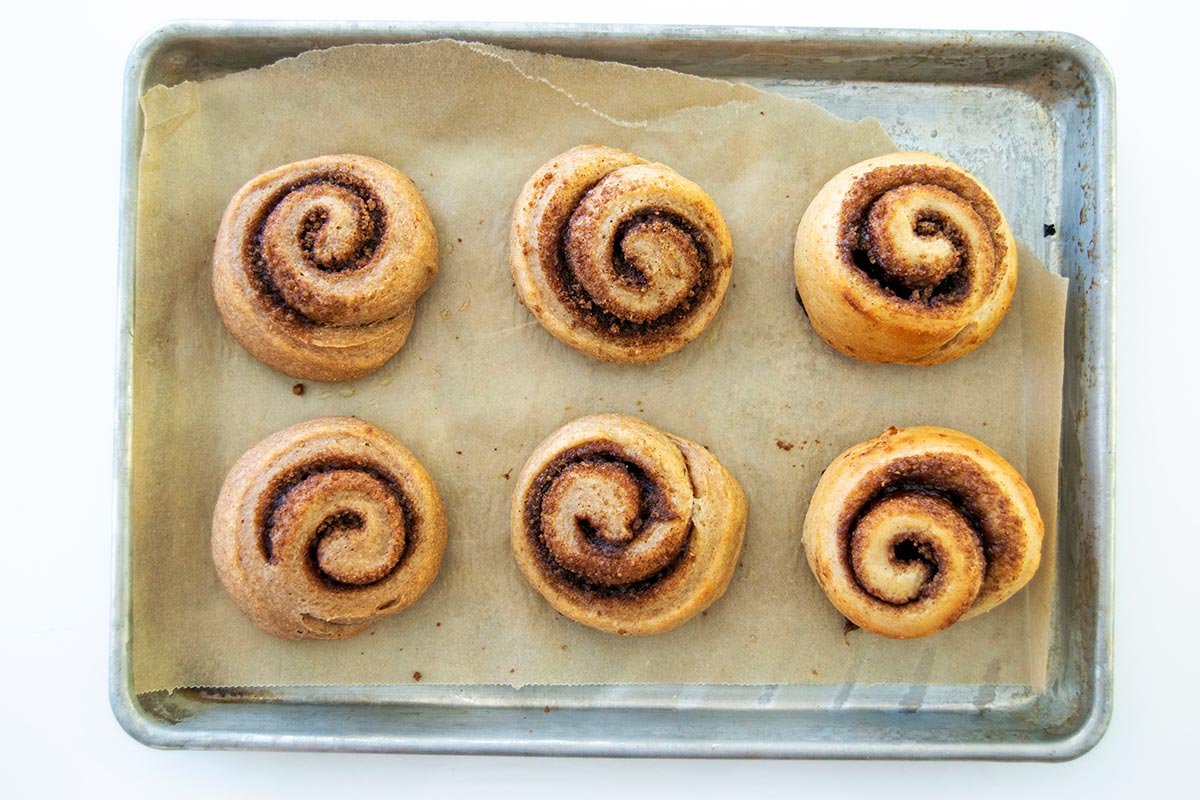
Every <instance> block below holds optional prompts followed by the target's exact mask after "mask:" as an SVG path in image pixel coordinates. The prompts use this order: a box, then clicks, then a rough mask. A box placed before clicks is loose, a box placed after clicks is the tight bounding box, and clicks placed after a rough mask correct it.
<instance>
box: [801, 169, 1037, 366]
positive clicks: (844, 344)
mask: <svg viewBox="0 0 1200 800" xmlns="http://www.w3.org/2000/svg"><path fill="white" fill-rule="evenodd" d="M795 273H796V288H797V289H798V290H799V292H800V297H801V300H802V301H803V303H804V308H805V310H806V311H807V313H808V317H809V320H810V321H811V322H812V325H813V328H814V329H815V330H816V332H817V333H818V334H819V335H820V336H821V338H822V339H824V340H825V341H826V342H828V343H829V344H830V345H831V346H833V347H834V348H836V349H837V350H839V351H840V352H842V353H844V354H846V355H848V356H851V357H853V358H856V359H859V360H860V361H873V362H894V363H903V364H922V365H929V364H941V363H943V362H946V361H950V360H952V359H955V358H958V357H960V356H963V355H966V354H967V353H969V352H971V351H972V350H974V349H975V348H976V347H978V346H979V345H980V344H982V343H983V342H984V341H985V340H986V339H987V338H988V337H989V336H991V335H992V333H993V332H994V331H995V330H996V328H997V327H998V326H999V325H1000V322H1001V321H1002V320H1003V319H1004V316H1005V314H1006V313H1007V312H1008V308H1009V306H1010V305H1011V303H1012V297H1013V292H1014V290H1015V289H1016V285H1017V250H1016V242H1015V241H1014V239H1013V235H1012V231H1011V230H1010V229H1009V227H1008V223H1007V222H1006V221H1005V219H1004V215H1003V214H1002V213H1001V212H1000V209H999V207H998V206H997V205H996V200H995V198H994V197H992V195H991V193H990V192H988V190H987V189H986V188H985V187H984V186H983V185H982V184H980V183H979V182H978V181H977V180H976V179H975V178H974V177H973V176H972V175H971V174H970V173H969V172H967V171H966V170H965V169H963V168H962V167H960V166H958V165H957V164H954V163H952V162H950V161H947V160H945V159H943V158H940V157H938V156H935V155H932V154H930V153H893V154H891V155H887V156H881V157H879V158H873V159H869V160H867V161H863V162H862V163H859V164H855V165H854V166H852V167H849V168H847V169H845V170H843V171H842V172H841V173H839V174H837V175H835V176H834V177H833V178H832V179H831V180H830V181H829V182H828V183H826V184H825V186H824V187H823V188H822V189H821V191H820V192H819V193H818V194H817V196H816V197H815V198H814V199H813V201H812V203H811V204H810V205H809V207H808V209H807V210H806V211H805V212H804V216H803V218H802V219H801V220H800V226H799V228H798V229H797V231H796V251H795Z"/></svg>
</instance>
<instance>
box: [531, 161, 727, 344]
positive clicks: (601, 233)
mask: <svg viewBox="0 0 1200 800" xmlns="http://www.w3.org/2000/svg"><path fill="white" fill-rule="evenodd" d="M509 250H510V263H511V266H512V275H513V282H514V283H515V284H516V287H517V292H518V293H519V294H520V296H521V302H522V303H523V304H524V305H525V307H526V308H528V309H529V310H530V312H532V313H533V315H534V316H535V317H537V320H538V322H540V323H541V324H542V326H543V327H544V328H545V329H546V330H548V331H549V332H550V333H551V334H553V335H554V336H555V337H557V338H558V339H559V340H560V341H562V342H563V343H565V344H568V345H570V346H571V347H574V348H575V349H576V350H578V351H580V352H581V353H585V354H587V355H589V356H592V357H593V358H598V359H600V360H602V361H617V362H623V363H648V362H651V361H657V360H659V359H660V358H663V357H664V356H667V355H669V354H671V353H673V352H675V351H676V350H678V349H679V348H681V347H683V346H684V345H685V344H687V343H688V342H690V341H692V340H693V339H695V338H696V337H697V336H699V335H700V334H701V333H702V332H703V331H704V329H705V327H707V325H708V323H709V322H710V321H712V318H713V317H714V316H715V315H716V313H717V310H718V309H719V308H720V307H721V302H722V301H723V299H724V297H725V290H726V288H727V287H728V286H729V278H730V275H731V273H732V270H733V243H732V241H731V240H730V237H729V229H728V228H727V227H726V226H725V220H724V218H723V217H722V216H721V212H720V211H719V210H718V209H717V206H716V204H715V203H713V201H712V199H711V198H710V197H709V196H708V195H707V194H705V193H704V190H702V189H701V188H700V187H699V186H697V185H696V184H694V183H692V182H691V181H689V180H688V179H687V178H684V177H682V176H681V175H679V174H677V173H676V172H675V171H673V170H672V169H670V168H669V167H665V166H663V165H662V164H649V163H646V162H645V161H643V160H642V159H640V158H638V157H637V156H635V155H633V154H631V153H623V152H621V151H620V150H614V149H613V148H611V147H602V146H600V145H583V146H580V147H576V148H574V149H573V150H568V151H567V152H566V153H563V154H562V155H560V156H557V157H555V158H553V159H551V160H550V161H548V162H546V163H545V164H543V165H542V166H541V167H540V168H539V169H538V170H537V172H535V173H534V175H533V177H532V178H530V179H529V182H528V183H527V184H525V188H524V189H523V190H522V191H521V195H520V197H519V198H517V205H516V209H515V210H514V212H513V222H512V234H511V238H510V245H509Z"/></svg>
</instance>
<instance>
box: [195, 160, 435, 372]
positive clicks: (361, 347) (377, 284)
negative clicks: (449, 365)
mask: <svg viewBox="0 0 1200 800" xmlns="http://www.w3.org/2000/svg"><path fill="white" fill-rule="evenodd" d="M437 254H438V249H437V234H436V232H435V231H434V228H433V222H432V220H431V219H430V216H429V210H428V209H427V208H426V207H425V202H424V200H423V199H422V198H421V194H420V192H419V191H418V190H417V187H416V186H415V185H414V184H413V183H412V181H410V180H409V179H408V178H407V177H406V176H405V175H404V174H403V173H401V172H399V171H398V170H396V169H393V168H392V167H390V166H388V165H387V164H384V163H382V162H380V161H376V160H375V159H371V158H366V157H365V156H356V155H342V156H324V157H321V158H314V159H310V160H307V161H300V162H297V163H294V164H288V165H286V166H283V167H279V168H277V169H274V170H271V171H270V172H267V173H264V174H263V175H260V176H258V177H257V178H255V179H254V180H252V181H250V182H249V183H247V184H246V185H245V186H243V187H242V188H241V189H240V190H239V191H238V193H237V194H235V195H234V197H233V199H232V200H231V201H230V203H229V206H228V208H227V209H226V211H225V215H224V217H223V218H222V220H221V227H220V230H219V231H218V233H217V242H216V247H215V249H214V252H213V291H214V294H215V297H216V301H217V309H218V310H219V311H220V313H221V318H222V319H223V320H224V322H225V326H226V327H227V328H228V329H229V331H230V332H231V333H232V334H233V336H234V338H236V339H237V340H238V342H239V343H240V344H241V345H242V346H243V347H244V348H246V350H247V351H249V352H250V353H251V354H252V355H253V356H255V357H256V358H258V359H259V360H261V361H263V362H264V363H266V364H268V365H269V366H271V367H273V368H274V369H277V370H279V371H280V372H284V373H286V374H288V375H291V376H292V377H295V378H301V379H308V380H326V381H338V380H349V379H351V378H356V377H360V376H362V375H365V374H366V373H368V372H371V371H372V370H374V369H376V368H378V367H379V366H381V365H382V364H383V363H384V362H385V361H387V360H388V359H389V358H391V357H392V356H393V355H394V354H395V353H396V351H397V350H399V349H400V347H401V346H403V344H404V342H405V340H406V339H407V338H408V334H409V331H410V330H411V329H412V323H413V307H414V305H415V303H416V302H417V299H418V298H419V297H420V296H421V295H422V294H423V293H424V292H425V290H426V289H427V288H428V287H429V285H430V283H431V282H432V281H433V277H434V275H436V274H437V269H438V261H437V257H438V256H437Z"/></svg>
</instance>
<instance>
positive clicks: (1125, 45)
mask: <svg viewBox="0 0 1200 800" xmlns="http://www.w3.org/2000/svg"><path fill="white" fill-rule="evenodd" d="M35 5H36V4H34V3H29V4H23V5H22V6H20V7H18V9H17V10H15V11H14V10H12V9H9V10H8V11H6V13H5V25H4V27H5V29H6V33H7V36H6V37H5V39H6V42H5V47H4V48H3V49H2V50H0V64H2V65H3V75H4V80H3V82H2V83H0V93H2V95H3V105H2V106H0V107H2V108H3V119H2V122H0V142H2V143H3V144H4V145H5V146H4V148H3V150H2V151H0V152H3V154H4V155H3V165H4V171H3V177H4V181H3V183H4V186H3V190H0V219H2V220H3V223H2V224H3V227H2V228H0V241H3V245H4V246H3V251H2V252H3V253H4V255H5V256H6V259H5V263H4V264H3V266H2V267H0V275H2V276H3V278H2V280H3V283H2V284H0V287H2V291H3V299H4V305H3V308H4V313H3V317H2V319H3V330H4V334H5V336H4V339H5V343H6V350H7V358H6V361H7V365H6V366H7V369H6V370H5V371H4V379H3V383H2V391H0V398H2V401H0V402H3V404H4V406H3V408H4V413H5V415H6V417H7V419H8V421H9V430H8V432H7V436H6V439H5V440H6V442H7V446H6V447H5V456H6V457H5V458H4V462H3V463H4V473H5V475H4V481H3V483H2V484H0V485H2V486H3V487H4V488H3V495H2V496H3V502H4V506H5V508H6V509H7V511H6V513H5V518H6V519H7V520H8V524H7V525H6V526H5V530H4V531H3V533H0V536H2V537H3V543H4V544H3V553H4V560H5V562H6V564H5V570H4V579H3V581H2V582H0V592H2V593H3V595H2V596H3V601H4V606H3V608H4V619H5V622H4V642H5V645H4V648H3V650H4V656H3V657H2V658H0V678H2V680H3V685H4V686H5V687H7V688H8V692H7V697H6V702H5V704H4V712H5V713H4V714H3V717H2V719H3V722H0V765H2V766H0V794H4V795H5V796H8V797H28V796H43V795H44V796H64V795H68V794H70V795H75V794H81V793H83V792H87V793H88V794H89V795H97V794H99V795H100V796H102V797H104V796H118V795H120V796H123V797H129V796H133V797H141V796H151V795H169V796H174V797H206V798H207V797H215V796H232V797H242V796H251V795H255V796H260V795H261V796H276V795H283V794H287V795H289V796H293V797H318V796H321V797H329V796H331V795H334V794H335V793H346V794H349V793H353V794H355V795H358V796H369V794H373V793H380V794H382V795H383V796H397V797H404V796H410V797H411V796H419V795H423V794H432V795H433V796H446V797H457V796H464V797H466V796H470V797H474V796H510V795H516V794H518V793H519V794H520V795H521V796H523V797H551V796H558V795H560V794H563V793H569V794H571V795H573V796H579V797H587V796H593V795H596V796H599V795H601V794H609V793H612V792H617V793H619V794H631V795H635V796H637V795H643V794H644V795H653V796H685V795H686V796H690V797H722V796H733V797H737V796H743V795H744V794H746V793H749V792H753V793H754V794H755V795H757V796H760V797H777V796H778V797H799V796H830V795H833V796H839V797H840V796H858V795H860V794H861V795H865V794H867V793H869V792H875V793H878V792H886V793H887V794H888V795H890V796H894V797H908V796H918V795H919V796H922V797H924V796H927V795H929V794H931V793H932V794H933V795H942V794H945V795H966V794H967V793H968V792H969V793H970V794H972V795H975V796H982V797H990V796H1008V797H1011V796H1018V797H1043V796H1055V795H1057V796H1063V797H1067V796H1070V797H1089V796H1126V795H1129V794H1131V793H1132V792H1133V791H1135V790H1141V791H1140V792H1139V794H1142V793H1144V794H1145V796H1157V795H1164V796H1176V795H1183V796H1192V797H1195V796H1197V795H1196V791H1197V789H1196V784H1195V781H1194V779H1193V778H1192V777H1191V776H1192V775H1194V769H1192V767H1193V764H1192V763H1191V761H1192V759H1194V750H1195V746H1196V744H1197V743H1198V741H1200V737H1198V736H1197V734H1196V730H1197V715H1200V701H1198V700H1197V690H1196V682H1195V676H1196V675H1197V672H1198V670H1197V666H1196V660H1197V657H1198V656H1200V649H1198V647H1197V634H1196V628H1195V624H1194V622H1192V619H1193V615H1194V612H1191V611H1189V608H1190V607H1189V603H1195V602H1197V600H1196V599H1195V598H1192V599H1190V600H1189V596H1190V594H1191V592H1192V585H1193V584H1194V583H1195V581H1194V580H1193V576H1194V575H1195V574H1196V570H1197V566H1198V563H1200V548H1198V547H1197V540H1198V535H1200V522H1198V521H1197V520H1198V517H1197V515H1196V513H1195V512H1194V511H1193V510H1192V509H1193V507H1194V503H1195V499H1194V496H1195V494H1196V493H1197V486H1196V484H1197V478H1198V477H1200V475H1198V470H1197V468H1196V460H1195V456H1194V453H1195V452H1196V451H1197V448H1198V447H1200V434H1198V433H1197V426H1196V424H1195V423H1194V421H1193V420H1194V417H1195V414H1196V411H1197V409H1198V406H1200V403H1198V401H1197V398H1198V396H1200V386H1198V381H1197V377H1196V374H1197V367H1198V365H1200V363H1198V362H1200V359H1198V358H1197V355H1196V351H1197V344H1198V341H1200V337H1198V336H1197V332H1196V313H1195V310H1194V309H1195V307H1196V301H1195V292H1196V281H1197V275H1196V273H1197V267H1198V266H1200V263H1198V261H1200V259H1198V258H1197V253H1196V249H1195V247H1194V245H1192V243H1191V241H1190V237H1191V236H1192V235H1193V234H1194V232H1195V230H1196V227H1197V219H1196V209H1197V201H1196V199H1195V198H1194V196H1193V191H1194V187H1195V186H1196V185H1197V183H1198V182H1200V181H1198V178H1200V174H1198V169H1197V161H1196V155H1195V147H1196V136H1195V131H1194V127H1195V125H1196V123H1197V121H1198V119H1197V110H1196V108H1197V105H1196V93H1197V90H1196V82H1197V78H1198V77H1200V74H1198V70H1197V68H1196V66H1195V61H1194V59H1195V55H1196V50H1197V47H1196V43H1195V41H1194V36H1195V26H1196V22H1197V21H1198V16H1200V15H1198V14H1197V12H1196V11H1194V10H1193V8H1194V7H1192V6H1190V4H1189V6H1184V4H1183V3H1178V4H1170V3H1167V2H1163V1H1162V0H1148V1H1146V2H1132V3H1122V4H1121V5H1120V6H1119V9H1120V10H1119V11H1118V10H1111V8H1106V7H1104V6H1102V5H1101V4H1093V3H1086V4H1085V3H1079V4H1062V5H1055V4H1051V3H1047V2H1045V0H1009V2H1006V3H987V4H983V3H980V4H966V3H961V2H947V0H924V2H921V3H898V2H895V0H892V2H881V1H880V0H855V1H854V2H850V3H821V4H817V5H814V6H813V7H806V6H805V5H804V4H800V3H794V4H787V5H779V4H777V3H770V2H756V1H755V0H739V1H738V2H736V3H722V4H714V5H713V6H712V7H702V6H699V5H698V4H696V3H688V2H675V1H674V0H657V1H656V2H653V3H651V2H646V1H645V0H640V1H638V0H630V1H629V2H618V1H617V0H612V2H607V3H605V4H561V3H557V4H556V3H550V2H529V3H515V4H508V5H493V4H485V3H481V2H465V1H463V2H458V1H457V0H444V1H443V2H439V3H437V4H436V5H416V4H413V5H407V4H401V3H395V2H391V3H388V2H354V1H353V0H344V1H343V2H338V3H335V4H330V3H322V2H311V1H310V0H288V1H287V2H255V1H254V0H236V1H231V0H213V1H212V2H208V3H195V2H193V3H185V2H177V1H176V0H158V2H147V1H146V0H137V1H136V2H133V3H131V4H129V5H128V6H127V7H117V6H115V5H110V4H96V5H94V6H92V7H90V8H89V7H84V6H83V5H82V4H80V5H79V7H78V8H74V7H71V6H65V5H64V6H59V7H50V6H41V7H37V8H36V10H35ZM1064 6H1065V7H1064ZM335 14H336V15H339V16H340V17H342V18H358V19H412V20H421V19H425V20H437V19H441V20H464V21H469V20H498V19H503V20H517V21H519V20H527V21H579V22H629V23H634V22H640V23H709V24H736V25H796V26H846V27H912V28H946V29H1024V30H1035V29H1041V30H1065V31H1070V32H1072V33H1077V34H1080V35H1082V36H1084V37H1085V38H1087V39H1089V40H1091V41H1092V42H1093V43H1094V44H1095V45H1097V46H1098V47H1099V49H1100V50H1101V51H1102V52H1103V53H1104V54H1105V55H1106V56H1107V57H1108V59H1109V61H1110V63H1111V65H1112V67H1113V70H1114V72H1115V75H1116V80H1117V109H1118V126H1117V130H1118V140H1119V148H1118V160H1117V164H1118V195H1117V197H1118V208H1119V224H1118V265H1119V268H1118V290H1117V297H1118V302H1117V306H1118V330H1119V337H1118V348H1117V349H1118V358H1117V363H1118V364H1119V373H1118V379H1117V387H1118V388H1117V396H1118V400H1117V409H1118V411H1117V442H1118V446H1117V451H1118V454H1119V457H1118V465H1119V468H1118V483H1119V489H1118V496H1117V531H1118V537H1117V553H1116V555H1117V559H1116V561H1117V581H1116V592H1117V615H1116V617H1117V625H1116V701H1115V712H1114V715H1113V720H1112V725H1111V728H1110V730H1109V732H1108V734H1107V736H1106V737H1105V738H1104V739H1103V740H1102V741H1101V742H1100V744H1099V745H1098V746H1097V747H1096V749H1095V750H1093V751H1092V752H1091V753H1089V754H1088V755H1086V756H1084V757H1082V758H1080V759H1078V760H1076V761H1073V762H1070V763H1066V764H1058V765H1044V764H990V763H932V764H929V763H864V762H857V763H855V762H852V763H836V762H762V761H758V762H750V761H739V762H696V761H613V760H579V759H533V758H492V757H489V758H476V757H416V756H369V755H328V754H289V753H220V752H159V751H153V750H150V749H147V748H145V747H143V746H142V745H140V744H137V743H135V742H134V741H133V740H131V739H130V738H128V737H127V736H126V735H125V733H124V732H122V731H121V729H120V728H119V727H118V726H117V724H116V722H115V721H114V719H113V717H112V715H111V713H110V711H109V708H108V701H107V666H106V655H107V650H106V649H107V636H108V631H107V624H108V596H109V582H110V577H109V567H110V545H111V536H112V531H111V522H110V520H111V512H112V491H111V453H112V450H111V448H112V444H111V437H112V419H113V415H112V398H113V372H114V352H115V331H116V321H115V298H116V241H117V190H118V181H119V175H120V168H119V141H120V126H121V91H122V80H123V65H124V60H125V57H126V55H127V54H128V52H129V50H130V48H131V47H132V46H133V44H134V42H135V41H136V40H137V39H138V38H139V37H140V36H141V35H142V34H143V33H145V32H147V31H149V30H151V29H152V28H154V27H155V26H157V25H159V24H161V23H163V22H166V21H169V20H172V19H182V18H221V17H227V18H257V19H270V18H294V19H305V18H309V19H320V18H330V17H332V16H333V15H335ZM5 787H7V789H8V791H6V790H5Z"/></svg>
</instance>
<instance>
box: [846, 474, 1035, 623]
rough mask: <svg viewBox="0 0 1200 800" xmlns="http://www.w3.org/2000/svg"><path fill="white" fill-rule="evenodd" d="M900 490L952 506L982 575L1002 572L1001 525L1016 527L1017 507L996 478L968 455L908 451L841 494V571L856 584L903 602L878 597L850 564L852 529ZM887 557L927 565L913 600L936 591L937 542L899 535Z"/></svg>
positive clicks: (1004, 566) (899, 494) (938, 573)
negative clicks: (974, 543) (981, 562)
mask: <svg viewBox="0 0 1200 800" xmlns="http://www.w3.org/2000/svg"><path fill="white" fill-rule="evenodd" d="M905 496H914V497H916V498H920V497H926V498H930V499H932V500H934V501H936V502H937V503H939V504H944V505H946V506H948V507H949V508H950V509H952V512H953V514H955V515H957V516H958V517H959V518H961V520H962V521H963V522H964V523H965V524H966V525H967V526H968V527H969V528H970V530H971V531H973V532H974V534H975V536H976V537H977V539H978V542H979V546H980V547H981V548H982V554H983V557H984V559H985V566H984V578H985V580H986V577H987V575H988V574H989V573H991V572H993V571H999V572H1004V571H1006V570H1008V569H1009V568H1010V567H1009V565H1008V564H1007V563H1006V562H1007V560H1008V558H1009V556H1010V555H1011V554H1006V553H1005V545H1004V542H1005V540H1006V539H1007V536H1006V535H1005V531H1006V530H1010V529H1012V530H1015V529H1018V528H1019V527H1020V524H1021V523H1020V520H1019V519H1018V518H1017V515H1016V512H1015V511H1014V509H1013V508H1012V507H1011V503H1009V502H1008V501H1007V500H1006V499H1004V498H1003V497H1002V496H1001V495H1000V493H999V491H998V489H997V487H996V486H995V484H993V483H992V481H991V480H990V479H989V478H988V477H987V475H986V474H985V473H984V472H983V471H982V469H980V468H979V467H978V466H977V465H975V464H974V462H972V461H971V460H970V459H968V458H965V457H963V456H955V455H951V454H938V455H931V456H909V457H906V458H900V459H896V460H895V461H892V462H890V463H888V464H885V465H883V466H881V467H880V468H879V469H877V470H874V471H873V472H871V473H869V474H867V475H865V476H864V477H863V479H862V480H861V481H860V482H859V488H857V489H856V490H855V491H853V492H851V493H850V494H849V495H848V496H847V498H846V506H845V507H846V509H847V510H846V512H845V513H844V514H843V516H842V518H841V520H840V521H839V526H838V540H839V542H840V545H839V552H840V557H841V559H842V563H843V567H844V568H845V571H846V574H847V575H850V576H851V577H852V579H853V580H854V582H855V584H856V585H857V586H858V588H859V589H860V590H861V591H863V592H864V593H866V594H869V595H871V596H873V597H876V599H878V600H880V601H881V602H885V603H890V604H891V605H903V604H904V603H899V602H894V601H891V600H888V599H887V598H886V597H879V596H878V595H877V593H876V592H873V591H872V590H871V587H869V586H866V585H864V583H863V582H862V580H860V578H859V575H858V572H857V570H856V568H855V564H854V544H855V542H854V540H855V538H856V537H855V531H856V530H857V529H858V528H859V526H860V524H861V522H862V521H863V519H864V518H866V517H867V516H868V515H869V514H871V512H872V511H873V510H874V509H876V508H877V507H879V506H880V505H881V504H884V503H886V502H888V501H891V500H893V499H896V498H901V497H905ZM891 556H892V559H893V560H894V561H895V562H897V563H899V564H922V565H925V567H926V568H927V570H928V578H927V582H928V585H923V586H922V588H921V590H920V592H919V593H918V594H917V596H915V597H913V598H911V599H910V600H906V601H905V602H912V601H915V600H919V599H921V598H923V597H927V596H929V595H931V594H933V593H935V592H936V591H937V589H938V584H937V581H938V580H940V577H941V567H940V562H941V560H942V559H941V557H940V556H939V555H938V552H937V548H936V547H935V546H934V545H933V544H931V543H930V542H928V541H925V540H923V538H922V537H921V536H919V535H914V536H898V537H896V538H894V539H893V540H892V541H891Z"/></svg>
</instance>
